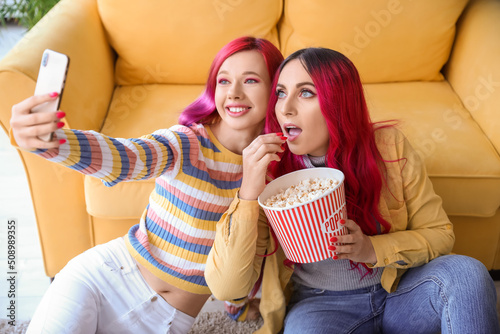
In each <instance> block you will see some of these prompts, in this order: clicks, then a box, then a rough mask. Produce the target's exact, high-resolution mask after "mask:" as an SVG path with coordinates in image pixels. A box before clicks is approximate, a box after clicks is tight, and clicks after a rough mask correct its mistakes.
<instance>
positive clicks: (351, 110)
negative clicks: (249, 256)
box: [266, 48, 391, 274]
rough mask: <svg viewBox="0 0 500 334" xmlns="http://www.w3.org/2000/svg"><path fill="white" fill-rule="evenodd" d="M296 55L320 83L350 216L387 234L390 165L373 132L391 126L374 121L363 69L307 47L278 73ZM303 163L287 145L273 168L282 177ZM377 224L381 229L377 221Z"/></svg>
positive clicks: (269, 125) (330, 162) (270, 123)
mask: <svg viewBox="0 0 500 334" xmlns="http://www.w3.org/2000/svg"><path fill="white" fill-rule="evenodd" d="M293 59H299V60H300V61H301V63H302V64H303V66H304V68H305V69H306V71H307V72H308V73H309V75H310V76H311V78H312V81H313V83H314V85H315V87H316V90H317V93H318V100H319V105H320V108H321V112H322V114H323V116H324V118H325V121H326V124H327V127H328V132H329V137H330V139H329V147H328V151H327V154H326V165H327V167H331V168H336V169H339V170H341V171H342V172H343V173H344V175H345V190H346V200H347V216H348V217H349V219H352V220H354V221H355V222H356V223H357V224H358V225H359V226H360V228H361V230H362V231H363V232H364V233H365V234H366V235H375V234H377V233H388V232H389V230H390V228H391V225H390V223H389V222H388V221H386V220H385V219H384V218H383V217H382V215H381V214H380V211H379V209H378V205H379V201H380V192H381V189H382V185H383V179H382V174H381V170H380V168H384V166H385V165H384V164H383V160H382V157H381V156H380V153H379V151H378V149H377V146H376V143H375V135H374V132H375V131H376V129H377V128H381V127H387V126H390V125H387V124H386V125H382V126H380V125H377V126H375V124H376V123H372V122H371V120H370V116H369V113H368V107H367V105H366V101H365V97H364V93H363V87H362V84H361V80H360V77H359V74H358V71H357V70H356V67H355V66H354V64H353V63H352V62H351V61H350V60H349V59H347V58H346V57H345V56H344V55H342V54H341V53H339V52H336V51H334V50H330V49H323V48H307V49H302V50H299V51H296V52H295V53H293V54H291V55H290V56H289V57H288V58H287V59H286V60H285V61H284V62H283V63H282V64H281V66H280V68H279V69H278V73H281V71H282V69H283V68H284V66H286V64H287V63H288V62H289V61H291V60H293ZM278 77H279V75H276V77H275V79H274V82H273V89H274V90H275V89H276V84H277V82H278ZM276 101H277V96H276V95H275V94H271V98H270V101H269V108H268V111H267V121H266V132H279V131H281V129H280V127H279V123H278V120H277V118H276V113H275V108H274V106H275V104H276ZM303 168H306V167H305V165H304V163H303V160H302V157H300V156H296V155H294V154H292V153H291V152H290V151H289V150H288V149H286V150H285V152H284V153H283V156H282V158H281V161H280V162H273V163H272V164H271V165H270V168H269V172H270V174H271V176H272V177H278V176H281V175H283V174H286V173H289V172H291V171H294V170H298V169H303ZM378 223H379V224H380V225H381V226H382V228H380V227H378V226H377V225H378ZM363 266H364V267H365V268H366V269H367V270H368V272H369V273H371V272H372V271H371V270H370V269H369V268H368V267H367V266H366V265H364V264H363ZM355 267H357V264H355ZM358 269H359V268H358ZM367 274H368V273H367Z"/></svg>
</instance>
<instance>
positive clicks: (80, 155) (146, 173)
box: [34, 129, 197, 186]
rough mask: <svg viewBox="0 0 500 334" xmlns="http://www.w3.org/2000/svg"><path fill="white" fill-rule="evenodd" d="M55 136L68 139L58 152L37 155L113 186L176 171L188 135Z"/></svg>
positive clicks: (72, 133) (165, 132)
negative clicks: (129, 136) (127, 137)
mask: <svg viewBox="0 0 500 334" xmlns="http://www.w3.org/2000/svg"><path fill="white" fill-rule="evenodd" d="M188 133H189V132H188ZM190 133H191V134H192V135H193V136H194V138H196V136H195V134H194V133H193V132H192V131H190ZM56 134H57V138H59V139H66V143H64V144H62V145H61V146H60V147H59V148H58V149H50V150H36V151H34V153H36V154H38V155H39V156H41V157H43V158H45V159H48V160H50V161H53V162H56V163H59V164H61V165H64V166H67V167H69V168H71V169H73V170H76V171H78V172H80V173H83V174H85V175H89V176H93V177H97V178H99V179H101V180H102V181H103V183H104V184H105V185H106V186H113V185H115V184H117V183H119V182H122V181H131V180H145V179H150V178H156V177H158V176H160V175H162V174H163V173H165V172H167V171H169V170H172V169H175V168H176V167H175V166H176V164H177V163H178V160H179V159H180V158H181V157H182V155H180V154H179V153H180V152H181V150H182V140H181V138H180V135H181V136H185V135H186V131H182V133H181V132H178V131H172V130H170V129H162V130H158V131H155V132H154V133H152V134H150V135H146V136H143V137H140V138H133V139H123V138H112V137H108V136H105V135H103V134H100V133H98V132H95V131H79V130H69V129H61V130H58V131H57V132H56ZM195 142H197V141H196V140H195ZM177 158H179V159H177Z"/></svg>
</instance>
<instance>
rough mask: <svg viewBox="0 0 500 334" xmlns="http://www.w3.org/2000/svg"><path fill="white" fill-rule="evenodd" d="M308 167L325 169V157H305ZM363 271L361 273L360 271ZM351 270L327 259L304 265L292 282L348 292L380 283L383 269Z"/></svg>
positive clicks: (341, 262)
mask: <svg viewBox="0 0 500 334" xmlns="http://www.w3.org/2000/svg"><path fill="white" fill-rule="evenodd" d="M303 157H304V163H305V165H306V167H308V168H312V167H325V166H326V163H325V157H310V156H307V155H305V156H303ZM359 270H361V273H360V271H359ZM359 270H358V269H356V268H351V262H350V261H349V260H333V259H326V260H323V261H320V262H314V263H304V264H302V265H300V266H298V268H297V269H295V271H294V273H293V275H292V281H294V282H296V283H299V284H302V285H305V286H309V287H313V288H318V289H325V290H331V291H346V290H355V289H359V288H364V287H368V286H372V285H375V284H378V283H380V277H381V276H382V272H383V268H376V269H374V270H373V273H372V274H369V275H366V276H365V277H364V278H363V279H361V278H362V277H363V275H364V274H365V273H366V269H365V268H364V267H363V266H362V265H361V264H360V265H359Z"/></svg>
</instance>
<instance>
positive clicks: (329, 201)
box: [258, 168, 348, 263]
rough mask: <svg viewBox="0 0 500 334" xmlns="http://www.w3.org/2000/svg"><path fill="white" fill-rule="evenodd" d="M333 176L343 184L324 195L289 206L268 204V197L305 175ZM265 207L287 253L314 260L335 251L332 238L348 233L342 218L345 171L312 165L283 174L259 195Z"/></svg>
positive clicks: (302, 260)
mask: <svg viewBox="0 0 500 334" xmlns="http://www.w3.org/2000/svg"><path fill="white" fill-rule="evenodd" d="M310 178H333V179H335V180H338V181H339V184H338V185H337V186H335V187H334V188H332V189H331V190H328V191H326V192H325V193H324V194H323V195H322V196H321V197H318V198H316V199H314V200H312V201H309V202H305V203H300V204H297V205H294V206H290V207H286V208H273V207H269V206H266V205H264V203H265V202H266V200H267V199H268V198H269V197H271V196H273V195H275V194H277V193H278V192H280V191H281V190H282V189H286V188H288V187H290V186H292V185H296V184H298V183H299V182H300V181H302V180H304V179H310ZM258 201H259V204H260V206H261V207H262V208H263V209H264V212H265V213H266V216H267V219H268V220H269V222H270V224H271V226H272V228H273V230H274V232H275V233H276V236H277V237H278V240H279V242H280V244H281V247H282V248H283V250H284V251H285V255H286V257H287V258H288V259H289V260H291V261H293V262H296V263H311V262H317V261H322V260H325V259H327V258H329V257H333V256H334V255H335V252H334V251H331V250H329V249H328V246H329V245H330V244H331V242H330V238H331V237H333V236H337V235H345V234H348V230H347V228H345V227H343V226H340V220H341V219H347V210H346V204H345V203H346V201H345V190H344V173H342V172H341V171H339V170H337V169H333V168H308V169H302V170H298V171H295V172H292V173H289V174H286V175H283V176H281V177H279V178H277V179H275V180H273V181H272V182H270V183H269V184H268V185H267V186H266V188H265V189H264V191H263V192H262V194H261V195H260V196H259V199H258Z"/></svg>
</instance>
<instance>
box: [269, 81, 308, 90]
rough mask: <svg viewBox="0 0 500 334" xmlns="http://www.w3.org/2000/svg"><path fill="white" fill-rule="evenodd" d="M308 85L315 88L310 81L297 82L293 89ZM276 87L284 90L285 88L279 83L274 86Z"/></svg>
mask: <svg viewBox="0 0 500 334" xmlns="http://www.w3.org/2000/svg"><path fill="white" fill-rule="evenodd" d="M308 85H309V86H313V87H316V86H314V84H313V83H312V82H310V81H304V82H299V83H297V84H296V85H295V87H296V88H300V87H302V86H308ZM276 87H280V88H286V87H285V85H283V84H280V83H278V84H276Z"/></svg>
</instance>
